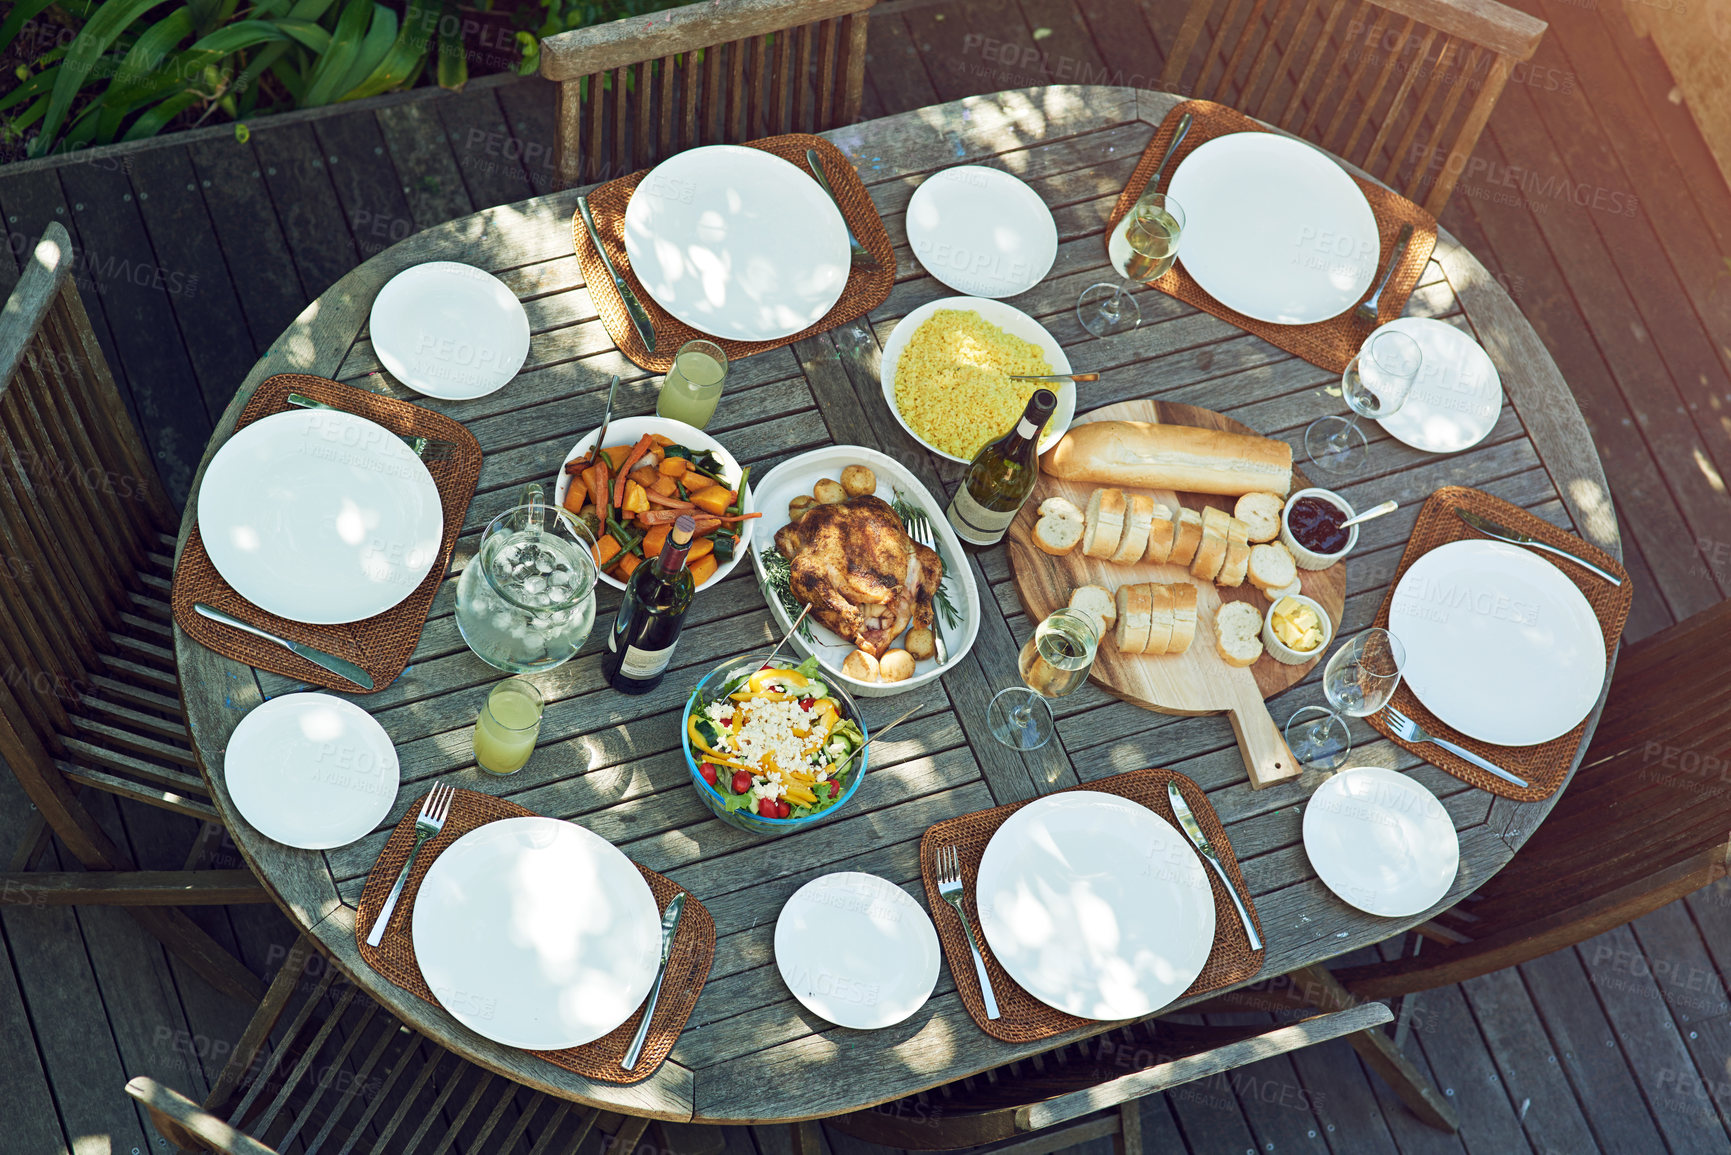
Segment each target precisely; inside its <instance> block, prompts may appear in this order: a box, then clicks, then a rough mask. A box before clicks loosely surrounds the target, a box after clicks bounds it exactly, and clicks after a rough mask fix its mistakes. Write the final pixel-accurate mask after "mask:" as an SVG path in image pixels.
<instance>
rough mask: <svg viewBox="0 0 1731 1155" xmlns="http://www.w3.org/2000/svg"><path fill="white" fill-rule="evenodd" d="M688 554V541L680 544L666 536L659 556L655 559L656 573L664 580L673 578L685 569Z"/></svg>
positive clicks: (689, 549) (670, 536) (689, 545)
mask: <svg viewBox="0 0 1731 1155" xmlns="http://www.w3.org/2000/svg"><path fill="white" fill-rule="evenodd" d="M690 552H691V542H690V541H689V540H688V541H686V542H684V543H683V544H681V543H679V542H676V541H674V540H673V537H672V535H671V534H670V535H668V538H667V540H666V541H665V542H664V543H662V546H661V556H660V557H658V558H656V559H655V569H656V572H658V573H659V574H660V575H661V576H662V577H664V578H670V577H673V576H675V575H676V574H678V573H679V571H680V570H682V569H684V568H685V557H686V555H687V554H689V553H690Z"/></svg>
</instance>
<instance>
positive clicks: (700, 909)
mask: <svg viewBox="0 0 1731 1155" xmlns="http://www.w3.org/2000/svg"><path fill="white" fill-rule="evenodd" d="M420 810H421V806H420V803H419V801H417V802H416V803H415V804H414V805H413V806H411V807H409V810H408V812H407V813H406V814H404V815H403V820H402V821H401V822H399V823H397V828H396V829H395V830H393V831H391V837H390V839H389V840H388V841H387V842H386V843H385V848H384V850H382V851H381V852H380V853H379V860H378V861H377V862H376V863H374V864H373V872H372V874H371V875H370V876H368V878H367V888H366V890H364V891H363V892H362V893H361V902H360V907H359V909H357V910H356V912H355V942H356V943H358V944H359V945H360V948H361V957H362V958H364V959H366V960H367V965H369V966H371V967H372V968H373V969H374V970H376V971H378V972H379V973H380V974H382V975H384V976H385V977H386V978H388V979H390V980H391V981H392V982H393V983H396V984H397V985H398V986H399V987H402V988H403V989H404V990H406V991H409V992H410V993H412V994H415V995H418V996H420V997H421V998H423V999H425V1000H426V1001H427V1002H429V1003H432V1004H433V1005H434V1006H438V1005H439V1000H438V999H436V998H434V997H433V992H432V990H431V989H429V988H428V986H427V982H426V980H425V979H424V978H422V977H421V966H420V964H419V963H418V962H416V961H415V940H414V935H413V930H412V928H413V926H414V914H415V895H416V894H418V893H419V892H420V889H421V879H423V878H425V877H426V875H427V871H428V870H429V869H430V868H431V867H432V865H433V863H434V862H435V861H436V860H437V859H438V857H439V855H440V854H442V853H443V852H444V850H445V848H446V847H447V846H450V845H451V844H452V843H453V842H455V841H457V839H459V838H461V837H462V836H463V835H465V834H467V833H469V831H471V830H475V829H477V828H479V827H482V826H485V825H487V824H488V823H489V822H498V821H500V820H501V819H505V818H534V817H538V816H537V815H536V814H535V812H534V811H533V810H525V809H524V808H523V807H521V806H518V805H517V804H516V803H515V802H507V801H506V800H505V799H503V798H495V797H493V796H492V795H491V794H481V793H477V792H476V791H473V790H458V791H457V792H456V796H455V797H454V798H453V799H452V801H451V811H450V813H449V814H448V815H447V816H446V817H445V825H444V827H443V829H441V830H440V831H439V833H438V834H436V835H434V836H433V837H432V838H430V839H428V840H427V843H426V845H424V846H422V847H421V853H420V854H419V855H417V856H416V858H415V865H414V868H413V869H412V870H410V871H409V880H408V882H407V883H406V884H404V886H403V894H402V897H401V898H399V899H398V900H397V909H396V912H395V913H394V914H393V915H392V916H391V925H390V927H389V928H388V929H387V930H386V931H385V937H384V939H383V940H382V941H381V942H380V943H379V945H378V946H376V947H375V946H368V945H367V934H368V933H369V932H370V931H371V930H372V929H373V920H374V919H376V918H377V917H378V914H379V907H381V906H382V905H384V901H385V895H387V894H389V893H390V890H391V887H392V886H393V885H395V884H396V881H397V872H398V871H400V870H402V868H403V863H404V862H405V861H406V860H407V859H408V857H409V849H410V847H412V846H413V845H414V843H415V815H417V814H419V813H420ZM632 865H634V866H637V869H638V871H640V872H641V873H642V875H643V881H645V882H647V883H648V884H649V890H650V892H651V893H652V894H654V895H655V905H656V907H657V908H658V909H660V910H662V911H665V910H666V909H667V904H668V903H670V902H672V901H673V896H674V895H676V894H678V893H679V892H680V889H681V888H680V887H679V886H678V885H676V884H675V883H674V882H673V881H672V880H670V879H668V878H666V877H664V876H662V875H660V874H657V873H655V871H653V870H650V869H649V868H648V867H646V866H640V865H637V864H636V863H633V864H632ZM714 961H715V919H714V918H713V917H712V916H711V915H710V913H709V908H708V907H706V906H704V905H703V904H702V903H701V902H698V901H697V899H696V898H695V897H694V896H693V895H692V894H690V892H687V893H686V896H685V910H684V911H683V912H682V913H681V914H680V916H679V929H678V930H677V931H675V932H674V935H673V953H672V955H671V956H669V958H668V960H667V975H666V977H665V978H664V979H663V980H662V983H661V1001H660V1002H658V1003H657V1004H656V1005H655V1021H654V1022H653V1023H651V1024H650V1027H649V1036H648V1038H646V1039H645V1040H644V1042H643V1055H642V1057H641V1058H639V1059H638V1061H637V1066H636V1067H635V1068H633V1069H632V1070H630V1071H626V1070H623V1069H621V1067H620V1066H619V1064H620V1061H621V1060H623V1059H624V1057H625V1049H626V1048H627V1047H628V1046H630V1045H631V1037H632V1036H633V1035H635V1034H636V1033H637V1024H638V1023H640V1022H642V1021H643V1008H642V1007H638V1008H637V1010H635V1011H633V1012H632V1013H631V1017H630V1018H629V1019H626V1020H625V1021H624V1022H623V1023H620V1024H619V1025H618V1026H617V1027H615V1028H613V1030H612V1031H611V1032H609V1033H608V1034H605V1035H603V1036H601V1037H600V1038H599V1039H596V1040H595V1041H594V1042H592V1043H585V1044H583V1045H582V1046H581V1047H569V1048H567V1049H565V1050H563V1051H531V1052H530V1054H533V1055H535V1056H537V1057H538V1058H542V1059H546V1060H547V1061H548V1062H549V1063H552V1064H553V1065H554V1066H556V1067H563V1068H564V1069H565V1070H567V1071H571V1072H573V1073H575V1074H578V1075H582V1076H583V1077H584V1078H585V1079H594V1080H596V1081H597V1082H602V1083H620V1084H625V1083H637V1082H641V1081H642V1080H644V1079H647V1078H648V1077H649V1076H650V1075H652V1074H654V1073H655V1069H656V1068H657V1067H659V1066H660V1065H661V1063H662V1060H664V1059H666V1058H667V1056H668V1054H669V1053H670V1052H671V1051H672V1050H673V1044H674V1043H675V1042H677V1041H678V1039H679V1032H680V1031H683V1030H684V1029H685V1020H687V1019H689V1018H690V1017H691V1009H692V1008H693V1007H695V1006H696V1005H697V996H698V995H699V994H701V993H702V992H703V984H704V982H706V981H707V980H708V978H709V967H710V964H711V963H713V962H714ZM644 1002H645V1004H647V1003H648V1000H647V999H645V1000H644Z"/></svg>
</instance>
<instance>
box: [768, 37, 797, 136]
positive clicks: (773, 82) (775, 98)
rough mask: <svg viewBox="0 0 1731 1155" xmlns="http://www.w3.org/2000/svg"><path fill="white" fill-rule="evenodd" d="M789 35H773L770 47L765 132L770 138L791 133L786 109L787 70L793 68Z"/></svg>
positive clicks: (789, 114) (790, 118)
mask: <svg viewBox="0 0 1731 1155" xmlns="http://www.w3.org/2000/svg"><path fill="white" fill-rule="evenodd" d="M788 37H789V33H787V32H785V31H783V32H777V33H775V43H774V44H773V45H772V46H771V49H772V51H771V59H770V66H769V70H770V77H769V123H768V127H767V131H768V133H769V134H770V135H771V136H782V135H785V134H787V133H789V132H792V131H793V120H792V112H791V110H790V109H789V108H788V91H787V86H788V70H789V69H791V68H792V67H793V55H792V54H791V53H790V52H788V50H787V48H788V44H787V42H788Z"/></svg>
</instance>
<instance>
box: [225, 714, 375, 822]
mask: <svg viewBox="0 0 1731 1155" xmlns="http://www.w3.org/2000/svg"><path fill="white" fill-rule="evenodd" d="M222 774H223V781H224V782H225V783H226V784H227V785H228V793H229V796H230V797H231V798H233V799H234V804H235V807H236V809H238V810H239V811H240V812H241V816H242V817H244V818H245V819H246V820H247V821H248V822H250V823H252V824H253V826H255V827H257V828H258V831H259V833H261V834H263V835H264V836H265V837H266V838H271V839H274V840H276V841H277V842H280V843H282V844H283V845H284V846H295V847H299V848H300V849H302V850H330V849H332V848H334V847H338V846H347V845H348V844H349V843H351V842H353V841H354V840H355V839H357V838H359V837H361V836H362V835H363V834H366V833H368V832H369V831H371V830H372V829H374V828H375V827H376V826H378V824H379V823H381V822H383V821H384V820H385V816H386V815H387V814H389V813H390V812H391V803H393V802H395V801H396V798H397V748H396V747H395V746H393V745H392V744H391V739H390V738H389V737H388V736H387V735H386V734H385V728H384V727H383V726H381V725H379V723H378V722H377V720H375V719H374V718H373V716H372V715H371V714H369V713H367V712H366V711H365V710H363V709H361V708H360V707H359V706H357V705H355V704H354V703H353V702H350V701H348V700H347V699H344V698H337V697H333V696H332V695H330V694H284V695H282V696H281V697H279V698H272V699H271V700H270V701H268V702H266V703H264V704H263V705H262V706H258V707H256V708H255V709H254V710H253V711H252V712H251V713H250V714H248V715H247V716H246V717H244V718H242V719H241V720H240V725H238V726H236V727H235V728H234V733H233V734H232V735H231V736H230V737H229V740H228V748H227V749H226V750H225V751H224V752H223V756H222Z"/></svg>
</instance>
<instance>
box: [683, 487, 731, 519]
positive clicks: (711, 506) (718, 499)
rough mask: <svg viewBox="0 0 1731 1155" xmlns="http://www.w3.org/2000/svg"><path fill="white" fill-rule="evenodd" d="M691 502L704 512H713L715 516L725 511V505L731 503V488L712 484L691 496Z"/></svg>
mask: <svg viewBox="0 0 1731 1155" xmlns="http://www.w3.org/2000/svg"><path fill="white" fill-rule="evenodd" d="M691 503H692V504H693V505H695V506H697V508H698V509H701V510H703V511H704V512H705V513H713V514H715V515H716V516H717V517H719V516H720V515H722V514H724V513H726V512H727V507H728V506H729V505H732V504H733V490H731V489H728V488H727V487H726V486H722V485H712V486H710V487H709V488H708V489H705V490H703V491H701V492H699V493H694V494H692V496H691Z"/></svg>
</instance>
